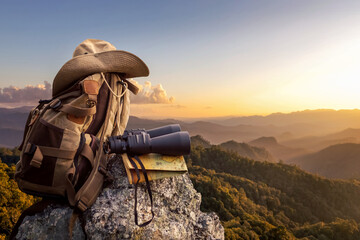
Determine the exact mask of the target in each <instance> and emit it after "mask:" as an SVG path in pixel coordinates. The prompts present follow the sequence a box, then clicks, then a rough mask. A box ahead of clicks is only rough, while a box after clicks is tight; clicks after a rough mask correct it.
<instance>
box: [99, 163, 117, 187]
mask: <svg viewBox="0 0 360 240" xmlns="http://www.w3.org/2000/svg"><path fill="white" fill-rule="evenodd" d="M98 171H99V172H100V173H101V174H102V175H104V177H105V180H104V181H105V182H109V183H111V182H113V181H114V177H113V176H112V175H111V174H110V173H109V171H107V170H106V169H105V168H103V167H100V166H99V168H98Z"/></svg>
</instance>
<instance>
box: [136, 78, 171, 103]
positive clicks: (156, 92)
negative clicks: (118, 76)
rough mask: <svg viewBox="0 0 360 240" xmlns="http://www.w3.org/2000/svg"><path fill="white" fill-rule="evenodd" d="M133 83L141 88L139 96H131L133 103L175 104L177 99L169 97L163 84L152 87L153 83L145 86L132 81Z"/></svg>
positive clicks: (147, 83) (147, 82) (146, 83)
mask: <svg viewBox="0 0 360 240" xmlns="http://www.w3.org/2000/svg"><path fill="white" fill-rule="evenodd" d="M132 82H133V83H134V84H135V85H137V86H138V87H139V88H140V91H139V93H138V94H137V95H131V103H133V104H147V103H163V104H168V103H173V102H174V100H175V98H174V97H168V95H167V93H166V91H165V89H164V88H163V87H162V85H161V84H158V85H156V86H152V84H151V82H149V81H146V82H145V83H144V85H141V84H139V83H138V82H136V81H134V80H132Z"/></svg>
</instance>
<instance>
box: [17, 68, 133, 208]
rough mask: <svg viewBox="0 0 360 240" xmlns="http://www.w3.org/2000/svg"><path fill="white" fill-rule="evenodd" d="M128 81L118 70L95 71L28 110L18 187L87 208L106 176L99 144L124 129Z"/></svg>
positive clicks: (107, 175)
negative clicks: (116, 71) (63, 199)
mask: <svg viewBox="0 0 360 240" xmlns="http://www.w3.org/2000/svg"><path fill="white" fill-rule="evenodd" d="M129 84H131V83H130V82H129V81H128V80H126V79H125V78H124V77H123V76H122V75H121V74H118V73H106V74H104V73H95V74H92V75H89V76H87V77H85V78H84V79H81V80H80V81H77V82H76V83H75V84H74V85H73V86H72V87H70V88H68V89H66V90H65V91H62V92H61V94H59V95H57V96H56V97H54V98H52V99H51V100H40V101H39V105H38V106H37V107H35V108H34V109H32V110H31V112H30V114H29V117H28V119H27V122H26V126H25V131H24V137H23V142H22V144H21V146H20V147H19V149H20V150H21V155H20V161H19V162H18V163H17V164H16V174H15V179H16V181H17V183H18V186H19V188H20V189H21V190H22V191H23V192H25V193H28V194H31V195H36V196H41V197H46V198H64V197H65V198H66V199H67V201H68V203H69V204H70V206H73V207H76V208H78V209H80V210H81V211H85V210H86V209H87V208H89V207H90V206H91V205H92V204H93V203H94V202H95V200H96V198H97V196H98V195H99V193H100V191H101V190H102V186H103V183H104V181H105V180H109V179H111V177H110V176H109V174H108V172H107V169H106V167H107V161H108V159H107V155H106V154H105V153H104V151H103V150H102V149H103V148H102V146H103V143H104V141H105V140H106V139H107V137H108V136H113V135H119V134H122V133H123V131H124V129H125V127H126V124H127V121H128V118H129V104H130V99H129V95H130V93H129V91H128V85H129ZM131 88H132V89H133V90H134V89H135V90H134V92H136V87H135V86H134V85H132V87H131Z"/></svg>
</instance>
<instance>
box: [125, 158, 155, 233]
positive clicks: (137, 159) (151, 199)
mask: <svg viewBox="0 0 360 240" xmlns="http://www.w3.org/2000/svg"><path fill="white" fill-rule="evenodd" d="M128 157H129V160H130V163H131V164H132V165H133V167H134V168H135V172H136V176H137V181H136V183H135V207H134V215H135V223H136V225H138V226H139V227H144V226H146V225H148V224H149V223H150V222H151V221H152V220H153V219H154V215H155V214H154V211H153V198H152V192H151V188H150V183H149V179H148V176H147V173H146V169H145V167H144V165H143V163H142V162H141V160H140V158H139V157H138V156H130V155H128ZM132 158H134V159H135V160H136V161H137V162H138V163H139V165H140V167H141V171H142V174H143V175H144V178H145V182H146V188H147V192H148V194H149V198H150V203H151V219H150V220H148V221H146V222H144V223H142V224H139V222H138V213H137V187H138V184H139V181H140V172H139V169H138V167H137V165H136V163H135V162H134V160H133V159H132Z"/></svg>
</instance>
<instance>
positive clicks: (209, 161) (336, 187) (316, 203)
mask: <svg viewBox="0 0 360 240" xmlns="http://www.w3.org/2000/svg"><path fill="white" fill-rule="evenodd" d="M186 160H187V162H188V163H191V165H189V173H190V177H191V179H192V181H193V183H194V186H195V188H196V189H197V190H198V191H199V192H201V194H202V205H201V209H202V210H203V211H215V212H216V213H217V214H218V215H219V217H220V220H221V221H222V223H223V226H224V227H225V238H226V239H279V240H280V239H303V240H305V239H307V240H325V239H326V240H345V239H346V240H353V239H360V224H359V222H360V182H359V181H356V180H352V181H350V180H347V181H345V180H330V179H326V178H323V177H319V176H317V175H313V174H310V173H308V172H305V171H303V170H301V169H300V168H298V167H296V166H290V165H287V164H282V163H269V162H259V161H254V160H250V159H248V158H243V157H241V156H239V155H238V154H236V153H234V152H227V151H224V150H222V149H221V148H220V147H219V146H212V147H210V148H201V147H194V148H193V150H192V152H191V154H190V155H189V156H186Z"/></svg>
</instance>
